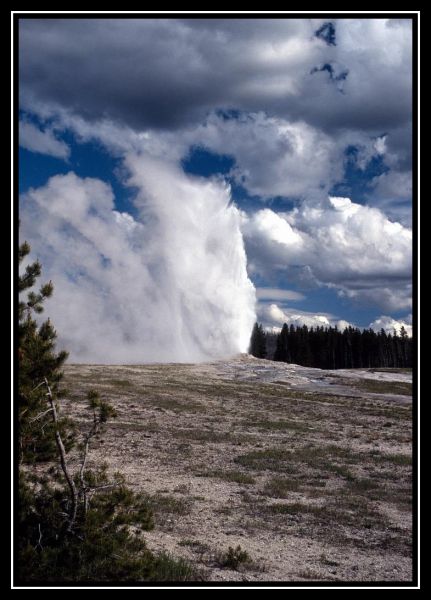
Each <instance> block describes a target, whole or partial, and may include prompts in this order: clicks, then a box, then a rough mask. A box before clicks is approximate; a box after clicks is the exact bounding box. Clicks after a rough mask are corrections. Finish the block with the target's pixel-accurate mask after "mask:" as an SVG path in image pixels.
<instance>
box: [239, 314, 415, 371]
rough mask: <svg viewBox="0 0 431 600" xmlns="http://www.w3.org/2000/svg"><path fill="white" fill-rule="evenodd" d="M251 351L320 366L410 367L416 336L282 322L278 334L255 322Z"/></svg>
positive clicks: (383, 331) (277, 359)
mask: <svg viewBox="0 0 431 600" xmlns="http://www.w3.org/2000/svg"><path fill="white" fill-rule="evenodd" d="M249 353H250V354H252V355H253V356H256V357H257V358H268V359H270V360H275V361H281V362H287V363H294V364H297V365H302V366H305V367H317V368H320V369H358V368H359V369H360V368H372V367H380V368H382V367H383V368H411V367H412V366H413V340H412V338H410V337H409V336H408V335H407V331H406V329H405V328H404V327H401V329H400V332H399V334H398V333H397V332H396V331H395V330H394V332H393V333H387V332H386V331H385V330H384V329H381V330H380V331H379V332H375V331H374V330H373V329H363V330H361V329H359V328H356V327H347V328H346V329H344V331H340V330H339V329H337V328H336V327H310V328H309V327H307V325H302V326H294V325H290V326H288V325H287V324H286V323H285V324H284V325H283V327H282V329H281V331H280V333H279V334H276V333H270V332H265V331H264V329H263V327H262V325H261V324H258V323H255V325H254V327H253V331H252V335H251V340H250V347H249Z"/></svg>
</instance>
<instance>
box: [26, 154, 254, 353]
mask: <svg viewBox="0 0 431 600" xmlns="http://www.w3.org/2000/svg"><path fill="white" fill-rule="evenodd" d="M125 164H126V167H127V168H128V170H129V173H130V181H129V182H130V185H133V186H135V187H136V189H137V194H136V199H135V203H136V208H137V209H138V212H139V217H138V218H136V219H134V218H133V217H131V216H130V215H129V214H126V213H119V212H118V211H116V210H115V208H114V198H113V194H112V190H111V188H110V187H109V186H108V185H106V184H105V183H104V182H102V181H100V180H97V179H81V178H79V177H78V176H76V175H75V174H74V173H69V174H67V175H57V176H55V177H52V178H51V179H50V180H49V181H48V183H47V184H46V185H45V186H43V187H41V188H38V189H32V190H30V191H29V192H28V193H27V194H26V195H25V196H24V197H23V198H22V205H21V232H20V233H21V236H22V237H23V238H25V239H27V240H28V241H29V242H30V244H31V246H32V255H33V256H38V257H39V259H40V260H41V263H42V267H43V279H44V280H49V279H52V281H53V283H54V286H55V292H54V296H53V298H52V300H50V301H49V302H47V304H46V312H45V316H50V317H51V318H52V320H53V322H54V325H55V326H56V328H57V329H58V332H59V346H60V347H63V346H64V347H65V348H66V349H67V350H69V352H70V360H71V361H75V362H93V363H140V362H198V361H204V360H209V359H212V358H222V357H228V356H231V355H233V354H236V353H238V352H244V351H246V349H247V345H248V341H249V336H250V331H251V328H252V326H253V322H254V320H255V290H254V287H253V284H252V283H251V281H250V280H249V278H248V276H247V271H246V255H245V250H244V244H243V239H242V234H241V231H240V215H239V212H238V210H237V208H236V207H235V206H233V205H232V204H231V203H230V192H229V188H228V186H226V184H225V183H224V182H223V181H216V180H207V179H202V178H197V177H190V176H188V175H186V174H184V173H183V171H182V170H181V169H180V168H179V167H178V166H176V165H173V164H170V163H166V162H164V161H160V160H154V159H150V158H148V157H142V156H136V155H129V156H128V157H126V159H125Z"/></svg>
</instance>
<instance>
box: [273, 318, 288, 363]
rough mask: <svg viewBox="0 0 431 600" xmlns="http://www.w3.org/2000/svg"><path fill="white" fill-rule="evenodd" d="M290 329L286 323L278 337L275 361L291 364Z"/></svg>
mask: <svg viewBox="0 0 431 600" xmlns="http://www.w3.org/2000/svg"><path fill="white" fill-rule="evenodd" d="M288 338H289V328H288V327H287V324H286V323H284V325H283V327H282V328H281V331H280V333H279V334H278V336H277V347H276V350H275V354H274V360H278V361H283V362H290V356H289V342H288Z"/></svg>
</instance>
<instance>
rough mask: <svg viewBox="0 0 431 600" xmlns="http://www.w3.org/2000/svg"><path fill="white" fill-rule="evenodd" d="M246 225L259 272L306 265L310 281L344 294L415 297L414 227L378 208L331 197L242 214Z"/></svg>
mask: <svg viewBox="0 0 431 600" xmlns="http://www.w3.org/2000/svg"><path fill="white" fill-rule="evenodd" d="M242 228H243V232H244V236H245V239H246V245H247V250H248V255H249V257H250V268H251V269H252V272H254V273H259V274H261V275H262V276H265V274H266V275H267V276H268V273H270V272H271V271H284V272H285V273H289V274H291V275H293V274H294V273H295V270H298V269H300V270H304V269H306V270H307V275H308V279H309V280H310V281H313V280H314V282H315V284H316V285H319V284H324V285H327V286H329V287H333V288H336V289H338V290H339V291H340V294H341V295H344V297H348V298H351V299H353V298H357V299H359V298H362V299H365V298H368V300H369V301H372V302H374V303H375V304H378V305H380V306H382V307H385V308H389V310H399V309H403V308H406V305H405V303H406V302H407V301H409V302H411V300H410V298H411V294H410V293H411V288H410V287H409V286H410V279H411V260H412V258H411V253H412V232H411V230H410V229H408V228H406V227H404V226H402V225H401V224H400V223H394V222H391V221H389V220H388V219H387V218H386V216H385V215H384V214H383V213H382V212H381V211H380V210H378V209H376V208H370V207H367V206H362V205H359V204H356V203H354V202H352V201H351V200H350V199H348V198H330V199H328V200H327V201H326V202H320V203H318V204H311V205H307V204H304V205H302V206H301V207H299V208H296V209H295V210H293V211H292V212H290V213H279V214H276V213H274V212H273V211H271V210H270V209H263V210H260V211H257V212H256V213H255V214H253V215H252V216H247V215H243V227H242Z"/></svg>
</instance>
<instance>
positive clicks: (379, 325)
mask: <svg viewBox="0 0 431 600" xmlns="http://www.w3.org/2000/svg"><path fill="white" fill-rule="evenodd" d="M369 327H370V328H371V329H374V331H380V330H381V329H384V330H385V331H386V333H391V334H392V335H393V333H394V330H395V331H396V332H397V334H398V335H399V334H400V331H401V327H404V329H405V330H406V332H407V335H408V336H409V337H412V335H413V327H412V325H411V315H408V316H407V317H406V318H405V319H404V320H401V319H398V320H397V319H393V318H392V317H388V316H385V315H382V316H381V317H379V318H378V319H376V320H375V321H373V322H372V323H370V325H369Z"/></svg>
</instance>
